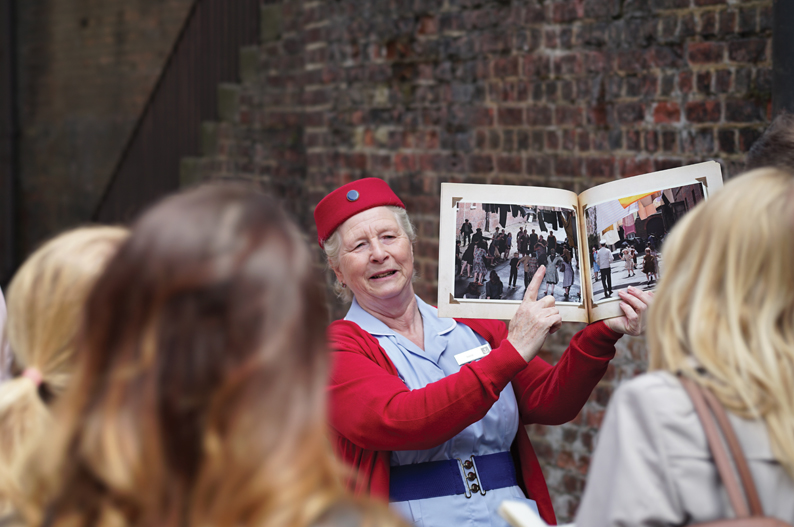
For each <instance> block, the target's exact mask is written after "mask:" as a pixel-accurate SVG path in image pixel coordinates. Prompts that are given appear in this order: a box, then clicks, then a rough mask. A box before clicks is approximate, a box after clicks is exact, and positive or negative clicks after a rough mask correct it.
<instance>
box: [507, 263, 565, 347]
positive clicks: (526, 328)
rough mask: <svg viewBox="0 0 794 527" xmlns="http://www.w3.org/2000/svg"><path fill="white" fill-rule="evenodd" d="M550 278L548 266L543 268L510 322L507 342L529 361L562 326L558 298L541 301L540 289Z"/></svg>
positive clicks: (536, 273)
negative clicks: (545, 278)
mask: <svg viewBox="0 0 794 527" xmlns="http://www.w3.org/2000/svg"><path fill="white" fill-rule="evenodd" d="M544 276H546V266H545V265H541V266H540V267H539V268H538V270H537V271H536V272H535V276H533V277H532V281H531V282H530V283H529V287H527V290H526V292H525V293H524V300H523V302H521V305H520V306H519V307H518V311H516V314H515V315H514V316H513V319H512V320H511V321H510V331H509V332H508V334H507V340H509V341H510V344H512V345H513V347H514V348H515V349H516V350H518V352H519V353H520V354H521V356H522V357H523V358H524V360H526V361H527V362H529V361H530V360H532V358H533V357H535V355H537V353H538V351H540V348H541V346H543V343H544V342H545V341H546V336H547V335H548V334H549V333H554V332H555V331H557V330H558V329H560V326H561V325H562V316H561V315H560V310H559V309H557V307H555V305H554V296H545V297H543V298H542V299H540V300H538V290H539V289H540V284H541V282H543V277H544Z"/></svg>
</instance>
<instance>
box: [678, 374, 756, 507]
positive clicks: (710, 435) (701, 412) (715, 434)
mask: <svg viewBox="0 0 794 527" xmlns="http://www.w3.org/2000/svg"><path fill="white" fill-rule="evenodd" d="M679 379H680V381H681V385H682V386H683V387H684V390H686V392H687V393H688V394H689V398H690V399H692V404H693V405H694V407H695V412H696V413H697V415H698V417H699V418H700V422H701V424H702V425H703V431H704V432H705V433H706V440H707V441H708V444H709V448H711V455H712V456H714V464H715V465H716V466H717V472H719V474H720V477H721V478H722V483H723V485H725V490H726V491H727V493H728V498H729V499H730V501H731V506H732V507H733V511H734V512H735V513H736V517H737V518H747V517H749V516H750V511H749V509H748V508H747V501H745V496H744V492H742V488H741V486H740V485H739V480H738V479H737V478H736V473H735V472H734V470H733V467H732V466H731V463H730V460H729V459H728V452H727V450H725V445H723V444H722V439H721V438H720V433H719V431H718V429H717V423H716V421H715V420H714V416H713V415H711V412H710V411H709V409H708V406H707V404H706V400H705V399H704V397H703V393H702V391H701V388H700V386H698V385H697V384H696V383H695V382H694V381H692V380H691V379H687V378H686V377H684V376H679Z"/></svg>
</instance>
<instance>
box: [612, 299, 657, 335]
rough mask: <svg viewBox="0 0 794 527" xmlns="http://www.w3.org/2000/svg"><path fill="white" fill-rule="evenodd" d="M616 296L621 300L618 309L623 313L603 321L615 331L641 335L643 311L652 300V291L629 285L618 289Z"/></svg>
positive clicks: (646, 309) (643, 324)
mask: <svg viewBox="0 0 794 527" xmlns="http://www.w3.org/2000/svg"><path fill="white" fill-rule="evenodd" d="M618 296H619V297H620V299H621V300H622V302H621V303H620V309H622V310H623V313H625V314H624V315H623V316H622V317H617V318H608V319H606V320H605V321H604V323H605V324H606V325H607V327H608V328H609V329H611V330H612V331H614V332H616V333H622V334H624V335H633V336H635V337H636V336H638V335H642V334H643V333H644V332H645V313H646V312H647V311H648V307H649V306H650V305H651V303H652V302H653V292H651V291H648V292H645V291H642V290H640V289H637V288H636V287H629V288H628V289H627V290H625V291H618Z"/></svg>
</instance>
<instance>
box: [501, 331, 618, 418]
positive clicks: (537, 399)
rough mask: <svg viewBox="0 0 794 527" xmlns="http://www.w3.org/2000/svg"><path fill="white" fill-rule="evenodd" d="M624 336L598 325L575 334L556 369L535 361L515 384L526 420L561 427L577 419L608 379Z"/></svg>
mask: <svg viewBox="0 0 794 527" xmlns="http://www.w3.org/2000/svg"><path fill="white" fill-rule="evenodd" d="M620 337H621V335H620V334H619V333H616V332H614V331H612V330H611V329H609V328H608V327H607V325H606V324H604V323H603V322H596V323H595V324H590V325H589V326H587V327H585V328H584V329H583V330H582V331H579V332H578V333H577V334H576V335H574V337H573V338H572V339H571V343H570V345H569V346H568V349H567V350H566V351H565V353H563V355H562V357H561V358H560V360H559V362H558V363H557V364H556V365H555V366H551V365H549V364H548V363H547V362H545V361H543V360H542V359H540V358H539V357H536V358H534V359H532V360H531V361H530V362H529V364H527V366H526V368H524V369H523V370H522V371H521V372H520V373H519V374H518V375H517V376H516V378H515V379H514V381H513V389H514V390H515V392H516V399H517V400H518V408H519V412H520V414H521V419H522V421H523V422H524V423H527V424H528V423H537V424H545V425H558V424H562V423H567V422H568V421H570V420H571V419H573V418H574V417H576V415H577V414H578V413H579V411H580V410H581V409H582V407H583V406H584V404H585V403H586V402H587V399H588V397H589V396H590V393H591V392H592V391H593V389H594V388H595V386H596V384H598V381H599V380H601V377H603V376H604V373H605V372H606V369H607V366H608V365H609V361H610V360H611V359H612V357H614V356H615V343H616V342H617V341H618V339H620Z"/></svg>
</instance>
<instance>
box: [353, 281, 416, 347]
mask: <svg viewBox="0 0 794 527" xmlns="http://www.w3.org/2000/svg"><path fill="white" fill-rule="evenodd" d="M362 300H363V299H358V298H356V301H357V302H358V305H359V306H361V309H363V310H364V311H366V312H367V313H369V314H370V315H372V316H373V317H375V318H377V319H378V320H380V321H381V322H383V323H384V324H386V326H388V328H389V329H391V330H393V331H394V332H395V333H398V334H400V335H402V336H403V337H405V338H407V339H408V340H410V341H411V342H413V343H414V344H416V345H417V346H418V347H419V349H421V350H424V349H425V330H424V324H423V323H422V315H421V313H419V305H418V304H417V302H416V296H415V295H414V294H413V291H411V294H410V295H408V296H406V297H405V298H402V299H400V301H399V302H394V299H391V300H390V301H388V302H379V301H374V302H368V301H367V300H363V301H362Z"/></svg>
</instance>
